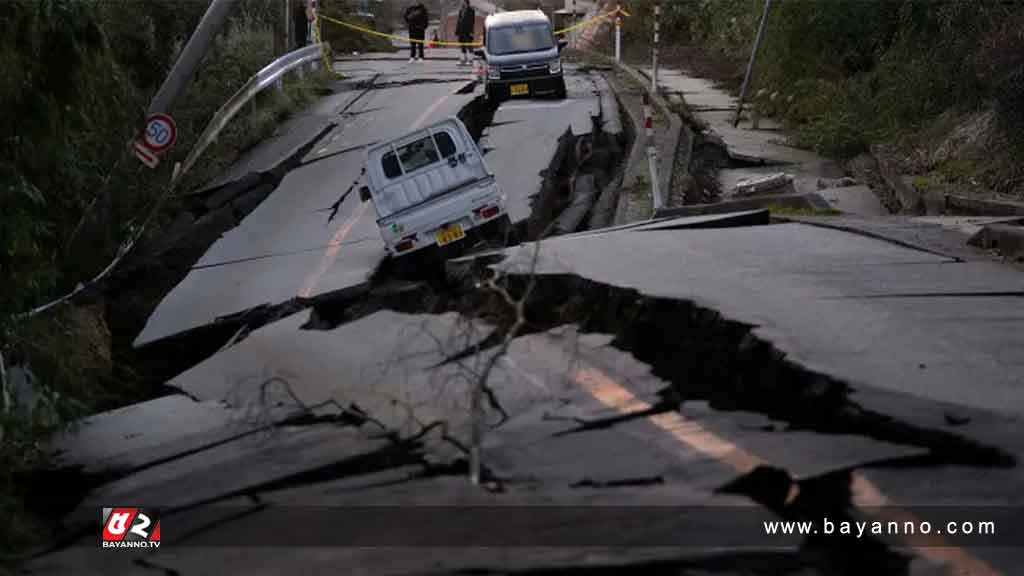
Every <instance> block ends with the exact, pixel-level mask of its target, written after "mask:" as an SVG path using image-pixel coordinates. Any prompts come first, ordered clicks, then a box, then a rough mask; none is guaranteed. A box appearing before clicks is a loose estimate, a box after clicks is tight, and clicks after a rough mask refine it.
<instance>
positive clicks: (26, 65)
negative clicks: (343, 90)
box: [0, 0, 326, 553]
mask: <svg viewBox="0 0 1024 576" xmlns="http://www.w3.org/2000/svg"><path fill="white" fill-rule="evenodd" d="M207 5H208V2H200V1H196V0H138V1H118V2H100V1H81V0H4V1H3V2H0V213H2V217H0V277H2V278H3V289H2V290H0V354H2V355H3V360H4V364H5V365H6V368H7V369H8V371H10V369H11V367H12V365H13V364H19V365H22V366H26V365H27V366H29V367H31V370H32V372H33V373H34V375H35V377H36V380H35V382H34V384H33V385H32V386H31V394H22V396H25V397H20V396H19V390H17V389H14V386H15V385H14V384H13V383H11V382H13V380H12V381H11V382H9V384H10V388H8V387H5V389H4V390H3V394H2V402H0V516H2V517H3V518H4V519H5V521H4V522H3V523H0V542H2V545H0V553H2V552H10V551H11V550H16V549H18V548H20V547H21V546H24V545H26V544H29V543H32V542H35V543H37V544H38V543H40V541H39V540H38V539H37V537H36V536H34V535H33V534H34V527H35V526H36V524H35V521H34V520H33V519H32V518H33V517H32V515H30V514H26V510H25V504H24V499H23V496H24V490H25V488H26V487H27V486H28V485H31V480H30V479H29V480H26V476H25V474H27V473H30V472H31V471H32V470H34V469H35V468H36V467H38V466H39V464H40V463H41V452H40V450H39V448H40V446H41V445H42V443H41V442H40V440H41V439H42V438H44V437H45V435H46V434H47V433H48V432H51V431H53V430H55V429H56V428H58V427H59V426H60V425H62V424H63V423H65V422H67V421H69V420H71V419H73V418H75V417H76V416H80V415H83V414H87V413H91V412H94V411H97V410H102V409H107V408H111V407H116V406H120V405H123V404H124V403H127V402H131V401H133V400H135V399H138V398H139V397H144V396H146V395H148V394H151V393H152V392H153V391H152V390H149V389H144V387H143V386H142V385H140V383H139V382H138V381H137V379H133V376H132V374H130V373H128V371H127V370H126V369H125V368H124V367H123V366H119V362H118V359H117V357H116V355H115V354H114V352H112V349H111V339H112V334H111V329H110V328H109V327H108V324H107V321H106V318H105V314H106V311H107V310H108V309H110V308H116V307H117V306H118V305H119V303H118V302H116V301H115V302H113V303H109V306H108V305H107V304H108V303H106V302H96V301H91V302H76V304H75V305H73V306H62V307H58V308H57V309H54V310H53V311H51V312H47V313H46V314H43V315H40V316H38V317H36V318H33V319H32V320H24V319H18V318H17V315H18V314H20V313H23V312H26V311H27V310H29V309H30V308H32V307H33V306H36V305H39V304H41V303H43V302H45V301H47V300H48V299H50V298H53V297H55V296H57V295H60V294H62V293H64V292H66V291H68V290H70V289H73V288H74V287H75V286H76V285H77V284H78V283H79V282H83V281H85V280H87V279H88V278H92V277H93V276H94V275H95V274H96V273H97V272H99V271H100V270H101V269H103V268H104V267H105V266H106V265H107V264H108V263H109V262H110V261H111V259H112V258H113V257H114V256H115V255H116V254H117V252H118V249H119V247H120V246H121V245H122V243H123V242H124V241H125V240H126V239H128V238H129V237H130V236H131V235H132V234H133V233H134V231H135V230H136V229H137V228H138V226H139V224H140V220H141V219H142V217H143V216H144V215H145V214H146V213H147V212H148V211H149V209H150V207H151V206H152V205H153V202H154V200H155V199H156V198H157V196H158V195H159V194H160V193H161V192H162V191H163V190H164V187H165V186H166V184H167V183H168V181H169V179H170V171H171V166H173V164H174V162H176V161H180V160H182V159H183V158H184V156H185V155H186V154H187V153H188V151H189V150H190V149H191V148H192V145H193V144H194V142H195V140H196V138H197V137H198V135H199V134H200V133H201V132H202V130H203V129H204V127H205V126H206V124H207V122H209V120H210V119H211V118H212V116H213V114H214V112H215V111H216V110H217V109H218V108H219V107H220V106H221V105H222V104H223V103H224V102H225V101H226V100H227V99H228V98H229V97H230V96H231V95H232V94H233V93H234V92H235V91H236V90H237V89H238V88H240V87H241V86H242V85H243V84H244V83H245V82H246V80H247V79H248V78H249V77H250V76H251V75H252V74H253V73H255V72H256V71H257V70H259V69H260V68H261V67H263V66H265V65H266V64H268V63H269V62H270V61H272V60H273V58H274V54H273V50H274V42H273V23H274V22H275V18H276V16H277V14H275V13H274V9H275V6H277V7H279V6H280V4H277V3H271V2H267V1H266V0H239V1H238V2H237V4H236V5H235V7H234V9H233V11H232V12H231V16H230V19H229V21H228V23H227V25H226V27H225V28H224V29H223V30H222V31H221V32H220V34H219V35H218V36H217V38H216V40H215V45H214V46H213V48H212V50H211V51H210V52H209V53H208V54H207V56H206V57H205V59H204V60H203V62H202V63H201V66H200V69H199V71H198V73H197V75H196V77H195V78H194V80H193V82H192V84H191V86H190V87H189V89H188V91H187V92H186V93H185V94H184V95H183V96H182V97H181V98H179V100H178V101H177V102H176V103H175V104H174V106H173V109H172V110H170V112H171V113H172V115H173V117H174V118H175V121H176V123H177V126H178V133H179V141H178V144H177V145H176V147H175V148H174V150H172V151H171V153H170V154H168V156H167V157H165V158H164V161H163V162H162V163H161V165H160V167H159V168H158V169H157V170H155V171H154V170H150V169H148V168H146V167H144V166H143V165H142V164H141V163H140V162H139V161H138V160H137V159H136V158H134V157H133V155H132V153H131V152H130V150H129V147H128V144H129V142H130V141H131V140H132V139H133V138H134V136H135V135H136V134H137V132H138V130H139V128H140V124H141V123H142V121H143V118H144V114H145V111H146V108H147V106H148V104H149V101H150V99H151V98H152V97H153V95H154V94H155V93H156V91H157V89H158V88H159V86H160V84H161V82H162V81H163V79H164V78H165V76H166V74H167V72H168V71H169V69H170V67H171V66H172V64H173V63H174V61H175V60H176V58H177V56H178V54H179V53H180V51H181V49H182V47H183V46H184V44H185V42H186V41H187V40H188V37H189V35H190V34H191V32H192V31H193V30H194V28H195V26H196V24H197V23H198V22H199V20H200V18H201V17H202V15H203V13H204V12H205V10H206V7H207ZM325 81H326V77H319V76H318V77H312V76H307V80H306V81H302V82H300V81H298V80H294V79H289V81H288V82H286V83H285V86H286V89H285V91H284V92H283V93H278V92H277V91H275V90H268V91H266V92H265V93H264V94H262V95H261V96H260V97H259V98H258V100H257V101H256V102H255V104H254V105H253V106H251V107H247V108H246V109H245V111H244V112H243V113H242V114H240V115H239V116H238V117H236V118H235V120H234V121H233V122H232V123H231V124H230V126H229V127H228V129H227V130H225V131H224V132H222V133H221V136H220V137H219V139H218V141H217V143H216V145H215V146H213V147H211V148H210V149H209V150H208V151H207V152H206V154H205V155H204V157H203V158H202V159H201V161H200V162H199V163H198V164H197V165H196V166H195V167H194V169H193V172H192V173H190V176H189V177H188V179H187V181H186V182H185V183H184V185H183V186H182V187H181V189H182V191H186V192H187V191H189V190H190V189H194V188H196V187H197V186H199V185H201V184H204V183H206V182H208V181H209V180H210V179H212V178H213V177H214V176H216V175H217V174H219V173H220V172H221V171H222V170H223V169H224V168H225V167H226V166H228V165H229V164H230V163H231V162H233V161H234V160H235V159H237V158H238V156H239V155H240V154H241V153H243V152H244V151H245V150H246V149H247V148H250V147H251V146H253V145H255V144H256V143H258V142H259V141H260V140H262V139H263V138H265V137H266V136H268V135H269V134H270V133H271V132H272V131H273V130H274V128H275V126H276V125H277V124H278V123H279V122H280V120H282V119H283V118H285V117H287V116H288V115H289V114H291V113H292V112H293V111H297V110H300V109H302V108H303V107H304V106H305V105H306V104H307V103H308V102H311V101H312V100H313V99H314V98H315V97H316V96H317V93H318V91H319V90H320V89H322V88H323V86H324V82H325ZM179 210H180V206H179V205H178V203H177V202H176V201H174V200H173V199H172V201H171V202H169V203H168V204H167V205H166V206H165V208H164V210H163V211H162V213H160V215H159V217H158V218H157V221H156V222H155V225H154V226H152V227H151V228H150V229H148V234H149V235H151V236H154V237H158V236H159V235H160V234H161V230H162V225H163V224H165V223H167V222H170V221H172V220H173V219H174V218H175V217H176V216H177V212H178V211H179ZM115 336H116V335H115ZM133 337H134V335H130V334H128V335H125V334H122V335H120V336H119V339H120V340H122V341H128V342H130V341H131V339H132V338H133ZM8 375H9V376H10V372H9V373H8Z"/></svg>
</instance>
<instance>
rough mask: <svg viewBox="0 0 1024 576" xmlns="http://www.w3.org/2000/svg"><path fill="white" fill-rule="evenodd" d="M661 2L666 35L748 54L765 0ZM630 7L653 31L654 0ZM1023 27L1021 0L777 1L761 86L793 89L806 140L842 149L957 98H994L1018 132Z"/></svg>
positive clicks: (632, 27)
mask: <svg viewBox="0 0 1024 576" xmlns="http://www.w3.org/2000/svg"><path fill="white" fill-rule="evenodd" d="M662 5H663V7H664V15H663V16H662V23H661V24H662V30H663V31H664V32H663V38H664V41H665V42H666V43H667V44H669V45H671V44H673V43H681V44H693V45H699V46H701V47H703V48H705V49H708V50H711V51H720V52H723V53H724V54H725V55H726V56H727V57H732V58H735V59H738V60H744V61H745V59H746V58H747V57H748V56H749V51H750V47H751V45H752V43H753V40H754V36H755V34H756V31H757V26H758V23H759V21H760V18H761V13H762V10H763V7H764V1H763V0H756V1H752V0H678V1H676V2H662ZM632 8H633V18H629V19H627V20H626V30H627V33H628V34H629V35H630V36H629V37H630V39H631V41H633V42H636V41H641V42H644V43H646V42H647V41H648V39H649V38H650V31H651V28H652V25H651V18H652V12H653V0H644V1H640V2H636V3H634V4H633V5H632ZM1022 30H1024V2H1021V1H1007V2H977V1H976V0H949V1H947V2H934V1H932V0H891V1H886V2H864V1H863V0H830V1H828V2H823V1H821V0H781V1H776V2H775V3H774V4H773V10H772V16H771V18H770V20H769V25H768V30H767V36H766V39H765V42H764V46H763V48H762V52H761V54H760V56H759V59H758V64H757V70H756V74H755V77H754V85H753V89H754V90H755V91H756V90H757V89H760V88H766V89H768V90H769V91H779V92H780V94H782V95H783V96H784V97H789V96H793V97H794V99H795V100H796V101H795V102H794V104H793V105H792V106H789V107H788V108H789V110H788V111H787V115H786V119H787V120H788V121H789V122H790V124H792V125H793V126H794V127H797V128H798V131H799V134H800V137H801V139H802V140H803V141H804V142H805V143H808V144H811V145H813V146H814V147H815V148H817V149H818V150H821V151H824V152H828V153H832V154H841V155H849V154H855V153H857V152H859V151H862V150H863V149H864V148H865V147H866V146H867V145H868V144H869V143H870V142H874V141H878V140H884V139H889V138H893V137H898V136H900V135H903V134H906V133H908V132H912V131H914V130H916V129H918V128H920V127H921V126H922V125H924V124H925V123H927V122H928V121H929V120H930V119H932V118H934V117H935V116H936V115H938V114H940V113H942V112H943V111H945V110H947V109H950V108H956V109H958V110H960V111H970V110H973V109H977V108H978V107H981V106H985V105H987V103H988V102H989V101H995V103H996V106H997V109H998V111H999V113H1000V123H1001V125H1002V127H1003V128H1004V132H1005V133H1006V134H1007V135H1008V136H1011V137H1013V138H1016V139H1017V140H1018V141H1019V140H1020V138H1019V137H1017V136H1016V135H1017V134H1021V133H1024V32H1022ZM819 80H820V81H824V82H825V84H824V85H822V86H819V85H818V84H817V81H819ZM808 87H813V89H808ZM816 130H817V131H818V132H819V133H817V134H815V133H814V132H815V131H816Z"/></svg>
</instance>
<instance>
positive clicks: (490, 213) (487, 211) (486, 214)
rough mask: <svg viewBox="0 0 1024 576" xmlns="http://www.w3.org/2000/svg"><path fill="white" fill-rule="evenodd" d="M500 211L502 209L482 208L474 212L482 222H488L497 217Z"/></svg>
mask: <svg viewBox="0 0 1024 576" xmlns="http://www.w3.org/2000/svg"><path fill="white" fill-rule="evenodd" d="M500 211H501V209H499V208H498V207H497V206H484V207H481V208H477V209H476V210H474V211H473V212H476V216H477V218H480V219H481V220H487V219H489V218H494V217H495V216H497V215H498V212H500Z"/></svg>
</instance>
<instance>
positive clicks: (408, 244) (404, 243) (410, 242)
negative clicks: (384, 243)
mask: <svg viewBox="0 0 1024 576" xmlns="http://www.w3.org/2000/svg"><path fill="white" fill-rule="evenodd" d="M415 246H416V235H415V234H410V235H408V236H406V237H405V238H402V239H401V240H400V241H399V242H398V244H395V252H408V251H409V250H412V249H413V247H415Z"/></svg>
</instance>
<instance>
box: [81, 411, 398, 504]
mask: <svg viewBox="0 0 1024 576" xmlns="http://www.w3.org/2000/svg"><path fill="white" fill-rule="evenodd" d="M372 432H373V431H372V430H369V429H367V430H361V429H360V428H356V427H352V426H342V425H337V424H315V425H311V426H285V427H280V428H276V429H272V430H267V431H266V432H265V433H262V434H257V435H250V436H246V437H244V438H239V439H237V440H234V441H232V442H226V443H223V444H220V445H217V446H214V447H211V448H209V449H206V450H201V451H199V452H196V453H194V454H189V455H185V456H182V457H180V458H176V459H173V460H170V461H168V462H164V463H161V464H159V465H157V466H152V467H149V468H147V469H145V470H142V471H139V472H137V473H135V474H132V475H130V476H126V477H124V478H121V479H119V480H116V481H114V482H112V483H109V484H106V485H104V486H102V487H100V488H99V489H97V490H96V491H94V492H93V493H91V494H89V495H88V496H87V497H86V499H85V501H84V502H82V504H81V505H79V507H78V508H77V509H76V511H75V512H73V513H72V514H71V516H70V517H69V521H70V522H71V523H76V522H78V521H83V522H88V521H89V520H90V518H92V519H94V517H95V513H96V510H97V509H98V508H99V507H101V506H103V505H108V504H109V503H110V502H159V503H160V505H161V507H162V508H164V509H166V510H169V511H170V510H175V509H180V508H186V507H191V506H195V505H197V504H199V503H202V502H210V501H215V500H218V499H222V498H225V497H231V496H235V495H241V494H246V493H258V492H259V491H260V490H263V489H267V488H268V487H269V486H275V485H279V484H282V483H284V484H287V482H288V481H289V479H290V478H298V479H301V481H303V482H306V483H308V482H313V481H315V478H317V477H320V476H325V477H340V476H343V475H346V474H357V473H362V472H364V471H365V470H366V469H369V468H372V466H373V465H374V464H373V463H374V462H377V461H378V460H379V462H380V463H378V464H376V465H377V466H380V467H386V465H387V464H386V462H388V458H391V459H393V460H395V462H396V463H397V458H395V455H397V454H398V450H397V449H396V448H395V447H394V445H393V444H392V443H391V441H390V440H386V439H382V438H379V437H377V438H374V437H373V436H372ZM388 451H393V452H394V453H395V454H394V455H392V456H387V457H385V456H384V454H385V453H387V452H388ZM375 454H381V458H380V459H378V460H375V459H374V458H375ZM296 481H299V480H296Z"/></svg>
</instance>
